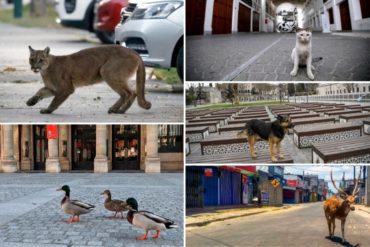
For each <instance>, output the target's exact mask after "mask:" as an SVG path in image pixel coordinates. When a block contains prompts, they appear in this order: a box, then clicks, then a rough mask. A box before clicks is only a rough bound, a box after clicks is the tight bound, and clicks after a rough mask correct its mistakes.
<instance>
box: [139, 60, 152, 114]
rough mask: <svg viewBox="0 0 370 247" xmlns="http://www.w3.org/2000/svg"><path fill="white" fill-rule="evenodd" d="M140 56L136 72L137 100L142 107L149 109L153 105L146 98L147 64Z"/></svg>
mask: <svg viewBox="0 0 370 247" xmlns="http://www.w3.org/2000/svg"><path fill="white" fill-rule="evenodd" d="M138 57H139V67H138V69H137V72H136V95H137V102H138V104H139V106H140V107H142V108H144V109H146V110H149V109H150V108H151V107H152V103H150V102H149V101H147V100H146V99H145V75H146V74H145V66H144V62H143V60H142V59H141V57H140V56H139V55H138Z"/></svg>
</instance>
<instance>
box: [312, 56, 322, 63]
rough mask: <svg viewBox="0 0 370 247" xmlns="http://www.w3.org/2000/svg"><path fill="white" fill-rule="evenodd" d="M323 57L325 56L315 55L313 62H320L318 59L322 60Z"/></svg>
mask: <svg viewBox="0 0 370 247" xmlns="http://www.w3.org/2000/svg"><path fill="white" fill-rule="evenodd" d="M322 59H323V57H314V58H312V62H313V63H316V62H318V61H320V60H322Z"/></svg>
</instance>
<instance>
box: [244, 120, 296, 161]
mask: <svg viewBox="0 0 370 247" xmlns="http://www.w3.org/2000/svg"><path fill="white" fill-rule="evenodd" d="M292 127H293V124H292V121H291V118H290V116H289V115H287V116H282V115H278V116H277V119H276V120H275V121H273V122H268V123H266V122H264V121H262V120H259V119H252V120H251V121H248V122H247V123H246V124H245V129H244V130H242V131H240V132H238V134H237V136H238V138H247V139H248V144H249V151H250V152H251V156H252V158H256V157H257V152H256V150H255V149H254V144H255V143H256V141H257V140H258V139H263V140H266V141H268V142H269V146H270V156H271V160H272V161H277V160H276V159H275V155H274V145H276V151H277V155H278V159H282V158H284V156H283V155H282V154H281V153H280V142H281V141H282V140H283V139H284V136H285V134H286V133H287V131H288V129H289V128H292ZM257 138H258V139H257Z"/></svg>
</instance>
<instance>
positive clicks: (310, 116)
mask: <svg viewBox="0 0 370 247" xmlns="http://www.w3.org/2000/svg"><path fill="white" fill-rule="evenodd" d="M319 116H320V114H318V113H305V114H295V115H291V116H290V118H291V119H296V118H312V117H319Z"/></svg>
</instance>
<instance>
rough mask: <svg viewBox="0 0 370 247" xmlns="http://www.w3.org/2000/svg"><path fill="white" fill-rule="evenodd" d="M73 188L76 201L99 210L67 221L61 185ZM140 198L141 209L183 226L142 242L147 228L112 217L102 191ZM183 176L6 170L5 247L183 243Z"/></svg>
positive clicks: (2, 193)
mask: <svg viewBox="0 0 370 247" xmlns="http://www.w3.org/2000/svg"><path fill="white" fill-rule="evenodd" d="M64 184H68V185H69V186H70V187H71V199H79V200H81V201H84V202H88V203H92V204H94V205H95V207H96V208H95V209H94V210H93V211H92V212H91V213H89V214H87V215H82V216H81V219H80V222H78V223H73V224H70V225H69V224H67V223H66V222H65V221H66V220H68V219H69V215H67V214H65V213H64V211H63V210H62V209H61V208H60V201H61V199H62V198H63V196H64V195H63V193H61V192H60V191H56V189H57V188H59V187H60V186H62V185H64ZM105 189H110V190H111V192H112V197H113V199H114V198H117V199H118V198H121V199H125V198H128V197H134V198H136V199H137V201H138V203H139V210H148V211H152V212H154V213H156V214H158V215H162V216H164V217H167V218H170V219H172V220H174V221H175V223H176V224H177V225H179V228H176V229H171V230H168V231H164V232H162V233H161V237H160V238H159V239H155V240H154V239H152V238H151V236H152V235H153V234H154V233H153V232H151V233H150V238H148V240H146V241H137V240H135V237H136V236H138V235H141V234H143V230H142V229H140V228H136V227H134V226H132V225H131V224H129V223H128V222H127V220H126V219H120V218H117V219H110V218H108V217H109V216H111V215H112V214H111V212H109V211H107V210H106V209H105V208H104V206H103V203H104V198H103V196H101V195H100V193H101V192H102V191H104V190H105ZM183 200H184V199H183V174H180V173H167V174H166V173H161V174H144V173H109V174H92V173H60V174H44V173H16V174H0V246H9V247H15V246H22V247H23V246H24V247H26V246H40V247H49V246H57V247H64V246H68V247H72V246H73V247H74V246H104V247H110V246H112V247H120V246H138V245H140V246H183V231H184V230H183Z"/></svg>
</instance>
